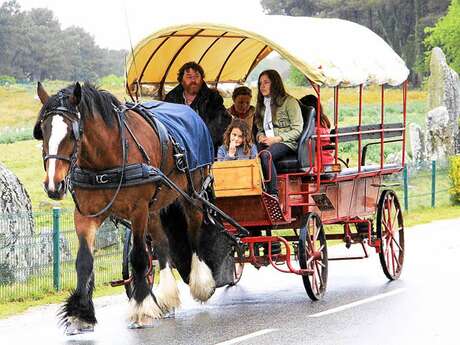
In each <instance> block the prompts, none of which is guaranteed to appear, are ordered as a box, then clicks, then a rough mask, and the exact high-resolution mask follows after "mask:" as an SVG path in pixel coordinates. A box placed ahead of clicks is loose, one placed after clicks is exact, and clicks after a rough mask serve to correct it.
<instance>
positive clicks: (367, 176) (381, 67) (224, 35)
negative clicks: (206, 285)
mask: <svg viewBox="0 0 460 345" xmlns="http://www.w3.org/2000/svg"><path fill="white" fill-rule="evenodd" d="M281 27H282V28H283V30H280V28H281ZM272 51H276V52H277V53H278V54H280V55H281V56H282V57H283V58H284V59H286V60H287V61H288V62H290V63H291V64H292V65H294V66H295V67H296V68H297V69H298V70H299V71H300V72H302V73H303V74H304V76H305V77H306V79H307V80H308V81H309V82H310V83H311V86H312V87H313V89H314V91H315V93H316V96H317V98H318V107H317V109H318V108H319V104H320V102H321V95H322V90H323V88H324V87H332V88H333V101H334V102H333V109H334V110H333V121H332V123H333V125H332V128H333V130H332V131H331V134H329V135H326V136H328V137H330V141H331V144H330V145H328V146H327V147H324V146H321V145H320V144H318V143H319V142H320V139H321V138H324V137H325V135H324V134H323V135H321V134H320V133H319V130H318V129H317V128H316V126H315V123H319V119H320V115H319V114H317V113H315V110H314V108H312V107H309V108H305V109H303V114H302V115H303V120H304V129H303V132H302V135H301V138H300V140H299V150H298V152H297V153H296V155H294V156H292V157H286V158H285V159H284V160H282V161H281V162H279V163H278V165H277V170H278V183H279V190H280V198H279V200H276V199H274V198H272V197H271V196H270V195H268V194H266V193H265V192H264V188H263V184H264V183H263V182H264V181H263V177H262V174H261V172H260V163H259V162H258V160H257V159H256V160H246V161H232V162H216V163H215V164H214V166H213V175H214V179H215V181H214V186H215V193H216V203H215V204H216V206H217V211H223V212H224V213H225V214H227V215H229V216H230V217H231V218H224V220H225V221H224V225H225V228H226V229H227V231H228V232H229V233H230V234H233V235H235V236H236V237H238V240H239V243H240V247H241V250H237V254H236V255H235V281H234V283H237V282H238V280H239V279H240V277H241V274H242V270H243V267H244V264H247V263H250V264H252V265H254V266H256V267H261V266H267V265H272V266H273V267H274V268H276V269H277V270H279V271H281V272H286V273H294V274H298V275H301V276H302V279H303V283H304V286H305V289H306V291H307V294H308V296H309V297H310V298H311V299H313V300H318V299H320V298H321V297H322V296H323V294H324V292H325V289H326V285H327V271H328V261H329V260H343V259H356V258H357V257H336V258H330V257H328V252H327V240H343V241H344V242H345V245H346V246H347V247H349V246H350V245H352V244H358V245H360V246H362V248H363V251H364V255H363V256H362V258H364V257H367V256H368V255H367V251H366V245H367V246H370V247H373V248H374V249H375V251H376V252H377V253H378V254H379V257H380V262H381V265H382V268H383V272H384V273H385V275H386V276H387V277H388V279H390V280H393V279H397V278H398V277H399V275H400V273H401V270H402V267H403V262H404V225H403V214H402V211H401V207H400V204H399V201H398V198H397V196H396V193H395V192H394V191H393V190H391V189H390V187H391V184H388V183H387V182H386V181H387V179H386V177H388V176H390V175H392V174H396V173H399V172H401V170H402V169H403V167H404V159H405V157H404V153H405V139H406V137H405V128H406V100H407V76H408V70H407V68H406V66H405V64H404V62H403V61H402V60H401V59H400V58H399V56H397V54H396V53H395V52H394V51H393V50H392V49H391V48H390V47H389V46H388V45H387V44H386V43H385V42H384V41H383V40H382V39H381V38H380V37H378V36H377V35H375V34H374V33H373V32H371V31H370V30H368V29H366V28H364V27H362V26H359V25H357V24H354V23H350V22H346V21H343V20H335V19H311V18H293V17H278V16H270V17H264V18H263V19H260V20H259V19H254V21H251V22H250V23H245V24H241V25H238V26H227V25H220V24H189V25H180V26H175V27H171V28H167V29H164V30H161V31H159V32H157V33H155V34H153V35H151V36H149V37H147V38H146V39H145V40H143V41H142V42H141V43H140V44H139V45H138V46H137V47H136V48H135V49H134V51H133V54H132V56H131V58H130V60H129V61H128V68H127V81H126V82H127V84H126V87H127V91H128V93H129V95H130V96H131V97H132V98H133V99H134V98H136V99H137V98H138V97H139V96H154V97H157V98H160V99H161V98H162V97H163V96H164V94H165V89H166V88H167V87H168V86H169V85H171V84H174V83H176V82H177V81H176V75H177V70H178V69H179V67H180V66H181V65H182V64H183V63H185V62H187V61H196V62H198V63H200V64H201V65H202V66H203V67H204V70H205V71H206V76H207V78H206V81H207V82H208V84H211V85H214V86H217V85H218V84H220V83H242V82H244V81H245V80H246V78H247V77H248V75H249V73H250V72H251V71H252V70H253V69H254V68H255V66H256V65H257V64H258V63H259V62H260V61H261V60H262V59H264V58H265V57H266V56H267V55H268V54H269V53H271V52H272ZM369 84H376V85H379V87H380V95H381V99H380V109H379V113H380V114H379V116H378V117H379V120H378V121H376V122H375V123H369V122H368V121H365V119H366V114H365V111H364V110H363V95H364V92H365V87H366V86H368V85H369ZM396 86H399V87H400V89H401V115H400V119H399V120H398V121H396V122H394V121H393V122H391V121H389V120H387V117H386V114H385V90H386V88H389V87H396ZM344 87H355V90H356V93H357V100H358V102H357V106H358V108H357V111H356V114H355V116H354V120H355V123H354V124H353V125H352V126H343V125H342V123H341V121H340V119H341V116H340V111H341V109H340V108H339V105H340V95H341V93H340V91H341V89H342V88H344ZM345 143H352V145H354V147H355V149H356V157H353V158H352V162H354V166H353V167H349V166H348V162H346V163H345V162H344V161H343V160H342V159H341V157H340V153H339V152H341V148H342V147H343V146H344V144H345ZM389 145H393V146H394V145H399V153H400V159H399V162H398V163H396V164H395V163H392V164H388V163H387V161H386V157H387V152H386V148H387V147H389ZM372 148H377V156H376V155H374V157H373V159H374V160H375V162H374V163H373V164H366V163H367V162H366V156H367V155H368V154H367V153H368V150H370V149H372ZM326 149H327V150H334V152H335V157H334V162H333V164H329V165H323V164H322V163H321V159H320V157H321V154H322V150H326ZM376 157H377V158H376ZM219 213H222V212H219ZM325 225H327V226H329V225H336V226H337V225H338V226H340V227H341V228H343V231H341V232H340V233H337V232H335V233H331V232H327V231H325V229H324V226H325ZM243 228H244V229H245V230H247V231H248V232H249V235H247V234H246V235H245V236H239V235H240V233H241V229H243ZM127 243H129V241H127ZM275 243H280V244H281V250H279V245H276V244H275ZM126 250H129V248H128V249H126ZM359 258H361V257H359ZM124 268H125V270H124V271H125V272H124V274H125V275H126V276H125V278H127V276H128V266H127V261H126V260H125V261H124Z"/></svg>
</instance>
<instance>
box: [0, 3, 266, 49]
mask: <svg viewBox="0 0 460 345" xmlns="http://www.w3.org/2000/svg"><path fill="white" fill-rule="evenodd" d="M2 2H3V1H2ZM18 2H19V3H20V5H21V7H22V9H23V10H29V9H31V8H36V7H46V8H49V9H50V10H52V11H53V12H54V15H55V16H56V18H57V19H58V20H59V22H60V23H61V25H62V28H63V29H65V28H67V27H69V26H72V25H76V26H80V27H82V28H83V29H85V30H86V31H87V32H89V33H91V34H92V35H93V36H94V38H95V40H96V43H97V44H98V45H100V46H101V47H104V48H112V49H130V44H129V35H128V27H129V31H130V32H131V39H132V42H133V45H135V44H136V42H138V41H139V40H141V39H143V38H144V37H145V36H147V35H149V34H150V33H152V32H154V31H156V30H158V29H160V28H162V27H165V26H169V25H171V24H174V23H177V22H184V23H187V22H196V21H213V22H215V21H222V22H225V20H226V19H231V18H234V17H237V18H238V19H240V20H241V19H245V18H247V20H251V18H252V17H253V16H257V15H260V14H262V6H261V5H260V0H229V1H220V0H193V1H190V0H150V1H148V0H111V1H97V0H79V1H69V0H19V1H18ZM126 17H127V18H128V20H126Z"/></svg>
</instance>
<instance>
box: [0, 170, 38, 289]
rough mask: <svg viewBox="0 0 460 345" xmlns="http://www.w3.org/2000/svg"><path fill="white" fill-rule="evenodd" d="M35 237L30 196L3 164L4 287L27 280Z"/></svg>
mask: <svg viewBox="0 0 460 345" xmlns="http://www.w3.org/2000/svg"><path fill="white" fill-rule="evenodd" d="M33 234H34V220H33V216H32V205H31V202H30V198H29V195H28V194H27V192H26V190H25V189H24V187H23V186H22V184H21V182H20V181H19V179H18V178H17V177H16V176H15V175H14V174H13V173H12V172H11V171H9V170H8V169H7V168H6V167H5V166H4V165H2V164H1V163H0V284H6V283H11V282H13V281H24V280H25V279H27V277H28V275H29V273H30V264H31V258H32V252H31V248H30V246H28V245H27V243H26V239H30V238H32V237H33Z"/></svg>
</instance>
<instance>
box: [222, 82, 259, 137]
mask: <svg viewBox="0 0 460 345" xmlns="http://www.w3.org/2000/svg"><path fill="white" fill-rule="evenodd" d="M251 98H252V91H251V89H250V88H248V87H247V86H239V87H237V88H235V89H234V90H233V94H232V100H233V104H232V106H231V107H230V108H228V109H227V110H228V112H229V113H230V115H232V118H234V119H235V118H238V119H241V120H243V121H244V122H246V124H247V125H248V127H249V133H253V130H252V128H253V123H254V113H255V108H254V107H253V106H252V105H251Z"/></svg>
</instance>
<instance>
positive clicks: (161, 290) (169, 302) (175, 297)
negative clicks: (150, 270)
mask: <svg viewBox="0 0 460 345" xmlns="http://www.w3.org/2000/svg"><path fill="white" fill-rule="evenodd" d="M155 294H156V297H157V301H158V304H159V305H160V307H161V309H163V310H164V311H170V310H172V309H173V308H177V307H179V305H180V297H179V289H178V288H177V283H176V279H174V275H173V274H172V271H171V268H170V267H169V264H166V267H165V268H163V269H162V270H161V271H160V283H159V284H158V288H157V290H156V291H155Z"/></svg>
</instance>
